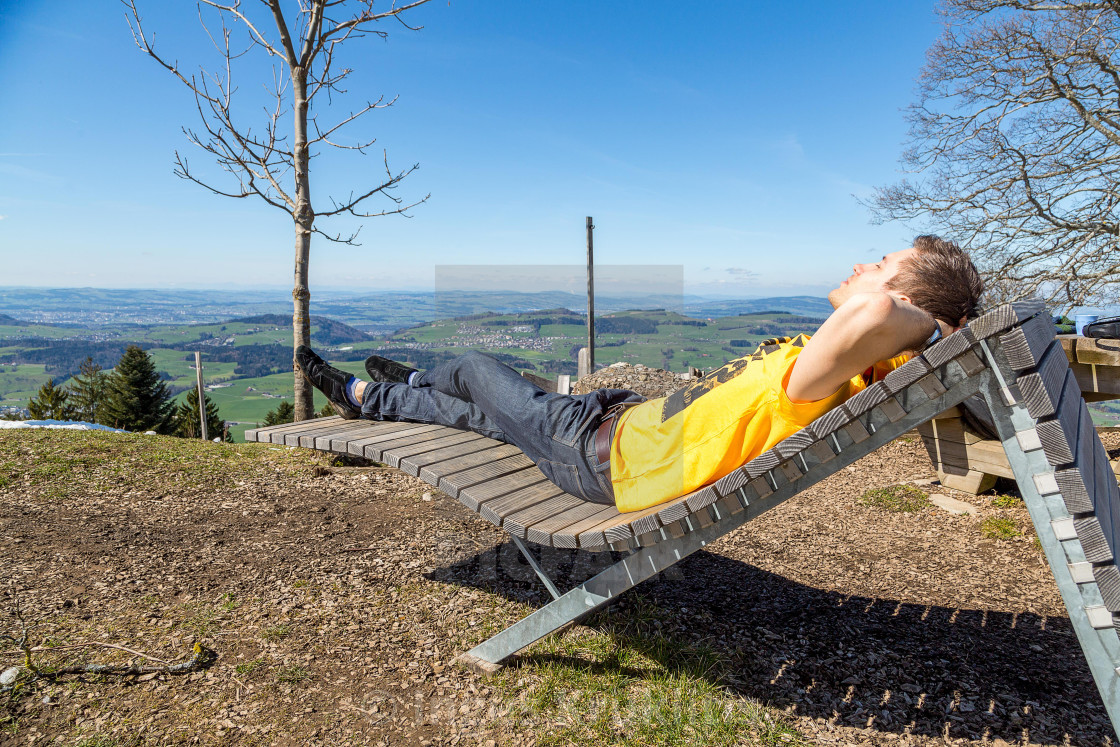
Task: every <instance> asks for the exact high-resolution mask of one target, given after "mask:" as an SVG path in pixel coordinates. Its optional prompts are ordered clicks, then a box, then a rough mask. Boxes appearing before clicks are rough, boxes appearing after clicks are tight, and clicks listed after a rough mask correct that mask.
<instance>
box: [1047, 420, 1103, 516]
mask: <svg viewBox="0 0 1120 747" xmlns="http://www.w3.org/2000/svg"><path fill="white" fill-rule="evenodd" d="M1094 439H1096V432H1095V431H1094V432H1093V433H1092V434H1090V433H1089V432H1088V429H1082V428H1080V424H1079V428H1078V446H1077V457H1076V459H1074V462H1073V464H1072V465H1071V466H1070V467H1068V468H1064V469H1059V470H1055V471H1054V481H1055V482H1056V483H1057V484H1058V490H1060V491H1061V494H1062V500H1063V501H1064V502H1065V505H1066V510H1067V511H1069V512H1070V514H1073V515H1077V514H1087V513H1091V512H1092V511H1093V508H1094V507H1093V494H1094V490H1095V486H1096V465H1095V459H1096V452H1095V450H1094V449H1093V448H1092V442H1093V440H1094Z"/></svg>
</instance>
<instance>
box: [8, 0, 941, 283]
mask: <svg viewBox="0 0 1120 747" xmlns="http://www.w3.org/2000/svg"><path fill="white" fill-rule="evenodd" d="M138 5H139V6H140V9H141V12H142V14H143V16H144V21H145V27H146V30H147V32H148V33H149V34H153V33H154V35H155V38H156V46H157V48H158V49H160V50H161V51H162V52H163V53H164V54H166V55H167V56H168V57H171V58H176V59H178V60H179V61H180V63H181V64H182V65H183V66H184V67H186V68H189V67H191V66H194V67H196V68H197V65H198V64H199V63H203V64H204V65H205V66H206V67H208V68H212V67H213V62H214V59H215V57H214V55H213V52H212V50H208V48H207V45H208V41H207V39H206V37H205V36H204V35H203V31H202V28H201V26H200V25H199V23H198V20H197V16H196V10H195V7H194V4H193V3H188V2H183V1H182V0H176V2H156V1H155V0H139V2H138ZM247 5H252V4H247ZM410 21H411V22H412V23H413V24H418V25H423V26H424V29H423V30H422V31H419V32H410V31H408V30H406V29H404V28H403V27H401V26H399V25H398V24H395V23H391V24H389V25H387V26H386V30H388V31H389V32H390V38H389V40H388V41H380V40H377V39H365V40H358V41H354V42H350V43H348V46H347V48H346V49H345V50H344V52H343V54H344V55H345V63H346V64H347V66H350V67H353V68H354V69H355V71H356V72H355V74H354V76H353V78H352V79H351V82H350V85H349V91H350V94H349V97H348V98H343V99H340V100H336V104H335V108H334V109H332V110H329V111H322V110H321V115H322V116H323V118H324V121H327V120H329V119H330V115H331V113H332V112H337V114H338V115H344V114H345V113H346V112H347V111H349V110H351V109H352V108H354V107H356V106H359V105H360V104H361V103H363V102H364V101H365V100H366V99H367V98H376V97H378V96H381V95H385V96H387V97H390V98H391V97H393V96H399V99H398V100H397V103H396V104H395V105H394V106H393V107H392V108H390V109H384V110H379V111H376V112H373V113H371V114H369V115H367V117H365V118H364V120H362V121H361V122H360V123H359V124H358V125H357V126H356V127H354V128H352V129H351V130H349V131H348V132H349V135H350V137H351V141H356V140H358V139H360V138H361V137H362V136H367V137H377V138H378V143H377V146H376V147H375V148H374V149H373V151H372V154H371V155H370V156H367V157H364V158H363V157H361V156H355V155H352V154H345V155H343V156H340V157H339V156H334V155H330V154H327V155H324V156H323V157H322V158H320V159H319V160H318V161H317V162H316V164H315V166H314V169H315V170H314V171H313V187H312V190H313V198H314V199H315V200H316V203H317V205H318V206H320V207H322V206H325V205H326V204H327V197H328V195H336V196H345V195H346V194H347V193H349V192H350V191H351V190H358V189H360V188H361V187H362V186H363V185H368V184H370V183H371V180H373V179H376V178H377V177H378V176H379V174H380V170H381V169H382V164H381V158H380V155H381V153H380V150H379V148H380V147H382V146H383V147H385V148H386V149H388V153H389V159H390V163H391V165H392V166H394V167H396V168H403V167H406V166H409V165H411V164H412V163H418V164H419V165H420V168H419V170H417V171H416V172H415V173H414V174H413V175H412V176H411V177H409V179H408V180H407V181H406V182H405V183H404V185H403V186H402V187H401V189H400V190H399V192H398V194H399V195H400V196H401V197H403V198H405V199H410V198H411V199H418V198H422V197H423V196H424V195H426V194H428V193H431V198H430V199H429V200H428V202H427V203H425V204H423V205H420V206H418V207H416V208H415V209H413V210H412V211H410V213H411V215H412V218H411V219H406V218H401V217H384V218H376V219H370V220H367V221H365V224H364V226H363V228H362V231H361V236H360V239H359V240H360V241H361V242H362V246H361V247H357V248H354V247H347V246H339V245H332V244H329V243H328V242H326V241H324V240H322V239H320V238H318V237H317V238H316V239H315V241H314V244H313V247H312V258H311V283H312V292H313V293H314V291H315V290H316V289H326V288H350V289H371V290H372V289H385V288H425V287H427V288H431V287H432V284H433V278H434V275H435V270H434V268H435V267H436V266H438V265H466V264H482V265H513V264H518V265H536V264H540V265H557V264H580V263H582V262H583V260H584V251H585V250H584V234H585V230H584V219H585V216H587V215H591V216H593V217H594V219H595V224H596V232H595V246H596V259H597V261H598V262H601V263H603V264H611V265H628V264H630V265H678V264H680V265H683V266H684V281H685V290H686V291H689V292H708V293H715V292H718V293H720V294H722V295H729V296H758V295H788V294H793V293H813V294H817V295H823V293H824V292H825V291H826V290H827V288H828V287H830V284H831V283H832V281H834V280H839V279H842V278H843V277H846V276H847V274H848V273H849V272H850V267H851V264H852V263H853V262H856V261H866V260H868V259H872V258H877V257H878V256H880V255H882V254H884V253H886V252H889V251H893V250H895V249H898V248H901V247H903V246H905V245H906V243H907V242H908V240H909V239H910V238H912V236H913V231H912V230H910V229H908V228H907V227H905V226H901V225H897V224H895V225H887V226H872V225H870V224H869V222H868V214H867V211H866V209H865V208H863V207H862V206H860V205H859V204H858V203H857V201H856V199H855V198H854V197H853V195H866V194H867V193H868V192H869V190H870V189H871V187H873V186H878V185H884V184H889V183H891V182H893V181H896V180H897V179H899V178H900V176H901V174H900V173H899V171H898V165H897V164H898V155H899V153H900V150H901V148H902V147H903V142H904V140H905V130H906V126H905V121H904V117H903V112H902V110H903V109H904V107H905V106H906V105H907V104H908V103H910V101H911V100H912V98H913V91H914V79H915V77H916V75H917V73H918V71H919V69H920V67H921V64H922V62H923V59H924V53H925V49H926V48H927V47H928V46H929V44H930V43H931V42H932V41H933V40H934V39H935V38H936V36H937V35H938V33H939V31H940V25H939V20H938V18H937V16H936V14H935V12H934V3H933V2H932V0H930V1H929V2H927V1H926V0H907V1H906V2H898V1H897V0H882V1H879V0H875V1H870V0H869V1H867V2H848V3H836V2H829V1H825V0H819V1H806V2H798V3H769V2H754V1H750V2H748V1H746V0H738V1H737V2H708V3H691V4H683V3H679V2H675V3H669V2H662V1H661V0H644V1H642V2H637V1H630V0H607V1H606V2H604V1H603V0H599V2H589V1H586V2H585V1H584V0H570V1H569V2H565V3H544V2H537V1H535V0H490V1H488V2H479V1H478V0H473V1H472V0H454V2H452V3H451V4H450V5H448V4H447V3H446V2H444V0H434V1H433V2H432V3H430V4H429V5H427V6H424V7H422V8H419V9H417V11H416V12H414V13H413V14H412V15H411V16H410ZM261 70H262V68H260V67H259V66H254V65H253V64H252V63H250V64H248V65H247V66H246V68H245V70H244V72H243V73H242V74H240V75H237V78H236V82H237V83H238V85H239V87H238V94H239V95H243V96H245V97H246V101H247V102H250V103H253V104H255V103H259V93H258V92H259V91H260V86H261V85H262V83H263V82H264V81H263V80H262V75H261V74H260V73H261ZM236 73H237V71H235V74H236ZM0 79H2V80H4V82H5V83H4V88H5V95H4V109H5V115H4V116H3V117H0V216H3V217H2V219H0V286H2V285H35V286H94V287H144V288H159V287H180V288H187V287H195V288H197V287H228V286H231V285H232V286H245V287H278V288H283V287H287V288H290V287H291V277H292V257H293V234H292V224H291V220H290V218H288V217H287V216H286V215H285V214H284V213H282V212H280V211H279V210H277V209H275V208H272V207H269V206H267V205H265V204H264V203H262V202H260V201H259V200H251V199H248V198H247V199H244V200H232V199H228V198H222V197H217V196H214V195H212V194H210V193H208V192H206V191H205V190H203V189H202V188H201V187H198V186H197V185H194V184H191V183H189V182H186V181H184V180H181V179H179V178H177V177H175V176H174V175H173V174H172V167H173V158H174V152H175V151H176V150H179V151H180V152H181V153H183V154H184V155H185V156H187V157H188V158H189V159H190V162H191V165H192V167H193V168H197V169H198V170H199V171H200V172H202V173H204V174H206V175H215V176H218V175H217V173H216V170H215V167H214V166H213V165H212V163H211V162H210V161H209V160H208V158H207V155H206V154H204V153H202V152H201V151H198V150H197V148H195V147H194V146H192V145H190V144H189V143H188V142H187V141H186V139H185V137H184V135H183V133H182V131H181V128H182V127H183V126H188V127H195V128H197V126H198V115H197V113H196V111H195V109H194V102H193V99H192V98H191V97H190V95H189V94H188V92H187V90H186V89H185V88H184V87H183V86H182V85H181V84H179V83H178V82H177V81H175V80H174V79H173V78H172V77H171V76H170V75H169V74H168V73H167V72H166V71H164V70H163V69H162V68H160V67H159V66H158V65H157V64H156V63H155V61H154V60H152V59H150V58H148V57H147V56H145V55H144V54H142V53H141V52H140V51H139V50H138V49H137V48H136V46H135V45H134V44H133V42H132V38H131V36H130V33H129V29H128V26H127V24H126V22H125V11H124V7H123V6H121V5H120V4H119V3H117V2H114V1H113V0H95V1H91V0H85V1H83V2H78V1H66V0H57V1H56V2H51V3H46V2H25V3H6V4H4V5H3V7H2V9H0ZM253 97H258V98H257V99H254V98H253ZM247 108H251V107H247ZM247 121H248V120H247ZM258 121H259V120H258ZM282 121H283V122H284V124H285V125H287V124H288V121H289V118H288V117H285V118H284V120H282ZM320 227H322V228H324V229H326V230H334V231H343V232H346V231H349V230H352V229H353V228H354V227H355V225H354V224H353V223H352V222H351V223H347V222H345V221H339V222H336V223H333V224H332V223H323V224H320Z"/></svg>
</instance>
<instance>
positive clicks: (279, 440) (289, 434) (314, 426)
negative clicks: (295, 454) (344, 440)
mask: <svg viewBox="0 0 1120 747" xmlns="http://www.w3.org/2000/svg"><path fill="white" fill-rule="evenodd" d="M336 424H337V421H333V420H323V421H316V420H304V421H303V422H301V423H299V424H298V425H297V427H295V428H285V429H284V430H275V431H269V433H268V438H269V442H270V443H274V444H282V445H285V446H299V437H300V434H302V433H317V432H319V431H323V430H327V429H329V428H333V427H334V426H335V425H336Z"/></svg>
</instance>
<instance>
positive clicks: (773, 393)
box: [611, 335, 908, 511]
mask: <svg viewBox="0 0 1120 747" xmlns="http://www.w3.org/2000/svg"><path fill="white" fill-rule="evenodd" d="M808 339H809V337H808V336H806V335H798V336H797V337H795V338H793V339H790V338H782V339H780V340H768V341H767V342H766V343H763V344H762V345H759V346H758V348H757V349H756V350H755V352H754V353H752V354H751V355H747V356H743V357H742V358H736V359H735V360H733V361H731V362H730V363H727V364H726V365H724V366H723V367H722V368H719V369H716V370H715V371H712V372H711V373H710V374H708V375H707V376H705V377H703V378H701V379H698V380H697V381H695V382H693V383H692V384H690V385H688V386H687V387H685V388H683V389H680V390H679V391H677V392H674V393H673V394H670V395H669V396H668V397H659V398H657V399H651V400H648V401H646V402H643V403H641V404H640V405H636V406H634V407H631V408H630V409H628V410H626V411H625V412H623V413H622V414H621V415H620V419H619V422H618V425H617V426H616V427H615V435H614V440H613V441H612V443H611V483H612V485H613V487H614V497H615V505H616V506H617V507H618V510H619V511H636V510H638V509H642V508H648V507H650V506H656V505H657V504H659V503H664V502H665V501H668V500H671V499H673V498H676V497H678V496H682V495H686V494H688V493H691V492H692V491H694V490H697V489H698V488H701V487H703V486H704V485H707V484H709V483H712V482H715V481H716V480H718V479H719V478H721V477H723V476H724V475H726V474H728V473H730V472H731V471H732V470H734V469H736V468H737V467H741V466H742V465H744V464H746V463H747V462H749V461H750V460H751V459H754V458H755V457H756V456H758V455H759V454H761V453H762V452H764V451H766V450H767V449H770V448H772V447H773V446H774V445H775V444H777V443H778V442H779V441H781V440H782V439H784V438H787V437H788V436H791V435H793V434H794V433H796V432H797V431H799V430H801V429H802V428H804V427H805V426H807V425H808V424H809V423H811V422H813V421H814V420H816V419H817V418H818V417H820V416H821V415H823V414H824V413H826V412H828V411H829V410H831V409H833V408H834V407H836V406H837V405H839V404H841V403H842V402H844V401H845V400H846V399H848V398H849V397H851V396H852V395H854V394H856V393H857V392H860V391H862V390H863V389H865V388H866V387H867V386H868V384H869V383H871V382H873V381H877V380H878V379H880V378H882V376H884V375H886V373H887V372H889V371H891V370H892V369H894V368H897V367H898V366H900V365H902V364H903V363H904V362H906V360H907V357H908V356H906V355H905V354H904V355H901V356H898V357H896V358H892V359H890V360H889V361H884V362H882V363H878V364H876V365H875V366H874V368H873V370H872V374H871V377H870V379H871V381H867V380H866V379H865V378H864V375H858V376H854V377H852V379H851V380H850V381H849V382H848V383H847V384H845V385H843V386H841V387H840V388H839V389H837V390H836V392H835V393H833V394H832V395H830V396H829V397H826V398H824V399H821V400H817V401H816V402H792V401H790V399H789V397H788V396H786V384H787V382H788V380H789V374H790V372H791V371H792V370H793V364H794V362H795V361H796V360H797V356H798V354H800V352H801V350H802V349H803V348H804V346H805V343H806V341H808ZM865 374H866V372H865Z"/></svg>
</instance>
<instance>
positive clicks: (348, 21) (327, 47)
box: [122, 0, 428, 420]
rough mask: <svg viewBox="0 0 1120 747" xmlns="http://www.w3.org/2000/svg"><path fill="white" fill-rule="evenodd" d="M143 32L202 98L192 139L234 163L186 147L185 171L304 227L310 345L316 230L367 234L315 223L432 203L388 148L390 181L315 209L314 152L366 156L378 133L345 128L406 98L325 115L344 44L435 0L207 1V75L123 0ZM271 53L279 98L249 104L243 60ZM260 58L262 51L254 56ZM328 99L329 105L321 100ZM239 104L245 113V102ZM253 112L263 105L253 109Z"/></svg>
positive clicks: (300, 282) (142, 41)
mask: <svg viewBox="0 0 1120 747" xmlns="http://www.w3.org/2000/svg"><path fill="white" fill-rule="evenodd" d="M122 2H123V3H124V5H125V7H126V8H127V9H128V12H127V17H128V23H129V27H130V28H131V30H132V35H133V39H134V40H135V41H136V44H137V46H139V47H140V49H141V50H143V51H144V52H146V53H147V54H149V55H150V56H151V57H152V58H154V59H155V60H156V61H157V62H159V64H160V65H162V66H163V67H164V68H166V69H167V70H168V71H169V72H171V73H172V74H173V75H174V76H175V77H176V78H178V79H179V81H180V82H181V83H182V84H183V85H185V86H186V87H187V88H188V89H189V90H190V91H191V93H193V95H194V99H195V103H196V105H197V107H198V114H199V118H200V119H201V120H202V128H203V129H202V131H201V132H200V131H196V130H193V129H190V128H187V127H185V128H183V131H184V133H186V135H187V139H188V140H189V141H190V142H191V143H193V144H194V145H196V146H198V147H199V148H201V149H202V150H204V151H206V152H207V153H209V154H211V155H212V156H213V157H214V158H215V159H216V161H217V163H218V165H219V167H220V168H221V169H222V170H223V171H225V172H227V174H228V176H227V177H224V178H225V179H226V182H225V183H224V184H219V183H215V182H211V181H210V180H208V179H205V178H203V177H200V176H198V175H197V174H196V172H192V171H191V168H190V165H189V164H188V161H187V159H186V158H185V157H183V156H182V155H181V154H180V153H179V152H178V151H176V153H175V174H176V175H177V176H179V177H182V178H183V179H188V180H190V181H192V182H195V183H197V184H199V185H201V186H203V187H205V188H206V189H208V190H210V191H211V192H213V193H214V194H217V195H222V196H225V197H238V198H241V197H249V196H256V197H259V198H260V199H262V200H264V201H265V202H266V203H268V204H269V205H271V206H272V207H275V208H278V209H280V210H282V211H284V212H285V213H287V214H288V215H289V216H290V217H291V219H292V222H293V223H294V225H295V249H296V252H295V285H294V287H293V289H292V300H293V307H294V311H293V314H292V330H293V332H294V338H295V339H294V345H295V346H299V345H309V344H310V343H311V321H310V315H309V303H310V299H311V291H310V289H309V288H308V281H307V267H308V259H309V256H310V251H311V236H312V234H319V235H320V236H322V237H323V238H325V239H328V240H330V241H336V242H340V243H344V244H351V245H353V244H356V239H357V232H354V233H352V234H349V235H343V234H330V233H326V232H324V231H323V230H321V229H320V228H319V227H318V226H316V219H317V218H329V217H332V216H341V215H350V216H354V217H357V218H372V217H376V216H382V215H391V214H400V215H405V214H406V213H405V211H407V210H408V209H409V208H412V207H415V206H416V205H417V204H419V203H421V202H424V201H425V200H427V199H428V197H424V198H423V199H420V200H417V201H415V202H411V203H407V204H406V202H405V201H404V200H403V199H402V198H400V197H397V196H396V195H395V194H394V190H395V189H396V187H397V186H398V185H399V184H400V183H401V181H402V180H404V178H405V177H407V176H408V175H409V174H411V173H412V172H413V171H415V170H416V169H417V168H418V167H419V166H418V164H414V165H412V166H411V167H409V168H406V169H404V170H400V171H393V170H392V169H390V167H389V159H388V155H387V153H385V151H384V150H383V151H382V159H383V162H384V168H385V173H384V175H383V177H382V178H381V180H380V183H378V184H375V185H372V186H370V185H366V186H363V187H361V188H359V189H357V190H356V191H353V192H350V193H349V194H348V195H347V196H346V197H345V198H343V199H334V198H329V202H330V207H329V208H326V209H323V208H316V207H315V205H314V204H313V203H312V200H311V158H312V157H313V156H315V155H318V153H319V152H320V150H321V149H322V148H324V147H326V146H329V147H333V148H339V149H343V150H353V151H357V152H358V153H365V150H366V149H367V148H369V147H371V146H372V145H373V144H374V142H375V140H374V139H370V140H367V141H364V142H357V143H352V144H347V143H343V142H341V141H339V140H338V139H337V138H338V135H339V134H340V130H342V129H343V128H345V127H347V126H348V125H351V124H353V123H354V122H355V121H356V120H358V119H359V118H360V117H362V116H363V115H365V114H368V113H369V112H371V111H373V110H375V109H381V108H384V107H388V106H392V105H393V103H394V102H395V101H396V99H395V98H393V99H390V100H386V99H385V98H384V97H381V98H378V99H376V100H367V101H366V102H365V104H364V105H363V106H360V107H358V108H356V109H354V110H351V111H349V112H348V113H347V114H346V115H345V116H341V117H339V118H338V119H336V120H335V121H333V122H331V123H320V121H319V112H320V111H323V110H326V109H327V108H329V106H330V103H331V101H332V99H333V98H334V97H335V96H337V95H339V94H344V93H345V92H346V91H345V89H344V88H342V83H343V81H345V80H346V78H347V77H348V76H349V75H350V74H351V72H352V70H351V68H348V67H341V66H340V65H338V64H336V62H337V60H336V54H337V53H339V52H340V51H341V48H342V45H343V44H344V43H345V42H347V41H351V40H355V39H360V38H363V37H367V36H375V37H380V38H385V37H387V36H388V32H387V31H385V30H384V29H383V28H381V27H380V26H379V23H380V22H381V21H385V20H388V19H395V20H397V21H399V22H400V23H401V25H402V26H404V27H405V28H407V29H410V30H413V31H415V30H418V28H419V27H413V26H409V25H408V24H407V23H405V21H404V20H403V19H402V18H401V14H403V13H405V12H406V11H409V10H411V9H413V8H415V7H417V6H419V5H423V4H424V3H426V2H428V0H413V2H407V3H405V4H402V5H398V4H397V3H396V0H391V3H392V4H391V5H389V6H388V7H386V8H384V9H382V10H376V9H375V8H374V6H375V5H376V4H377V3H376V0H299V2H298V3H292V4H291V5H292V7H291V12H292V17H291V18H290V19H289V18H288V17H286V16H285V14H284V9H283V8H282V7H281V0H258V3H255V4H254V8H253V11H250V10H249V9H248V8H243V6H242V2H241V0H230V1H228V2H217V0H199V1H198V17H199V22H200V23H201V24H202V27H203V29H204V30H205V32H206V33H207V34H208V35H209V37H210V40H211V42H213V45H214V48H215V49H216V50H217V52H218V60H219V64H220V68H219V69H218V70H217V71H216V72H215V71H208V70H206V69H205V68H203V67H201V66H200V67H199V70H198V72H197V73H194V72H184V70H183V68H181V67H180V66H179V63H178V62H177V61H169V59H170V58H167V57H165V56H163V55H161V54H160V53H157V51H156V49H155V47H154V37H150V36H149V35H148V34H146V33H145V30H144V25H143V23H142V19H141V17H140V12H139V10H138V9H137V7H136V2H135V0H122ZM250 54H251V55H256V56H258V57H259V56H262V55H263V57H264V58H265V59H266V60H267V61H268V63H269V67H270V69H271V79H270V80H268V81H267V85H268V98H267V101H268V106H267V107H266V108H265V110H264V112H263V114H257V113H255V112H256V111H257V110H256V109H255V108H254V107H253V104H254V103H256V102H255V101H250V102H249V103H248V105H247V104H245V103H243V102H242V101H241V99H244V98H247V97H246V96H245V94H240V95H238V87H237V86H236V85H235V84H234V68H235V67H236V66H239V65H242V64H244V63H243V61H242V58H243V57H245V56H246V55H250ZM247 59H251V58H247ZM316 97H320V98H319V99H318V101H319V102H320V103H319V107H318V108H316V107H315V106H313V104H314V103H315V102H316V100H317V99H316ZM235 102H237V103H238V104H239V106H238V108H237V110H236V111H235V108H234V104H235ZM246 109H250V110H252V111H253V112H254V113H252V114H250V115H249V116H244V111H245V110H246ZM288 115H291V120H288V121H290V122H291V127H292V129H291V130H290V131H286V130H285V127H284V121H285V120H286V117H287V116H288ZM371 198H383V199H386V200H388V204H387V205H385V206H384V207H383V209H376V208H374V209H371V208H370V207H369V205H372V204H374V203H368V204H367V202H366V201H367V200H371ZM292 365H293V368H294V369H295V413H296V419H297V420H306V419H308V418H311V417H313V416H314V412H313V411H314V407H313V404H312V389H311V385H310V384H308V383H307V382H306V381H305V380H304V379H303V377H302V376H301V375H300V373H299V370H298V365H297V364H296V363H295V361H294V356H293V363H292Z"/></svg>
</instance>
